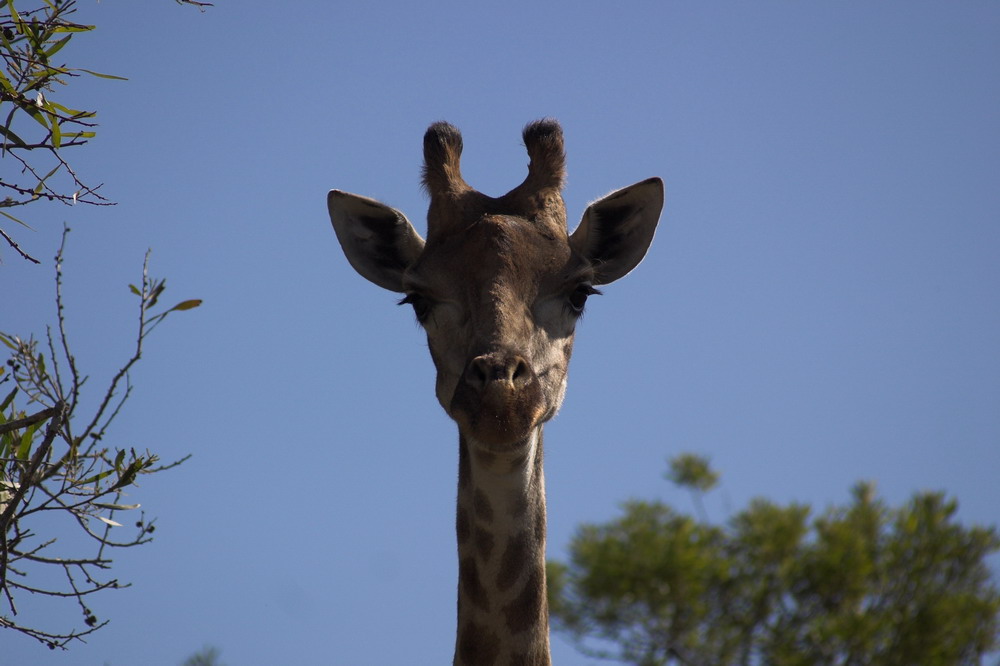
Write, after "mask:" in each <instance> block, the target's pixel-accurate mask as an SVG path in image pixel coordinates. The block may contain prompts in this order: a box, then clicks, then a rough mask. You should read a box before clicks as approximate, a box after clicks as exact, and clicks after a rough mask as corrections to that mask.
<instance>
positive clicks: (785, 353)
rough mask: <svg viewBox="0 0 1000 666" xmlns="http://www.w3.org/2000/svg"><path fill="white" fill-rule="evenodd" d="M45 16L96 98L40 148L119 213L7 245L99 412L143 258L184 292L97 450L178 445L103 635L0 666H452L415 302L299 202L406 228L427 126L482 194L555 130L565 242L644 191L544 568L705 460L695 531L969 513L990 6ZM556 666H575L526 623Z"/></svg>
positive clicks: (363, 6) (8, 293) (71, 215)
mask: <svg viewBox="0 0 1000 666" xmlns="http://www.w3.org/2000/svg"><path fill="white" fill-rule="evenodd" d="M77 17H78V18H79V19H80V20H81V21H83V22H88V23H94V24H96V25H98V26H99V27H98V30H97V31H96V32H95V33H92V34H89V35H81V36H79V37H77V38H76V39H74V41H73V42H72V44H71V46H70V47H68V48H67V49H66V50H64V51H63V52H62V54H61V55H64V56H65V58H66V59H67V61H69V62H70V63H71V64H76V65H78V66H81V67H87V68H89V69H94V70H98V71H104V72H110V73H114V74H118V75H122V76H126V77H128V78H129V81H128V82H112V81H105V80H82V79H81V80H79V81H75V82H74V83H73V85H72V86H71V88H70V89H69V90H67V91H66V92H65V93H64V95H72V96H73V97H72V98H70V97H66V99H67V100H69V99H72V100H73V101H75V102H76V103H77V104H78V105H79V107H78V108H80V107H83V108H88V107H92V108H96V109H98V110H99V119H100V122H101V127H100V131H99V134H98V137H97V139H96V140H95V141H94V142H93V143H92V144H91V145H90V146H89V147H87V148H84V149H82V150H80V151H79V152H78V153H77V154H76V155H72V154H70V155H71V156H72V157H73V159H74V165H75V166H76V168H77V169H78V171H79V172H80V173H81V174H82V175H83V176H84V177H85V178H88V179H90V180H91V181H94V182H103V183H105V186H104V190H103V191H104V193H105V195H106V196H109V197H110V198H112V199H114V200H115V201H117V202H118V205H117V206H116V207H114V208H110V209H108V208H103V209H95V208H86V207H83V206H78V207H75V208H66V207H62V206H52V207H49V208H44V207H37V208H34V209H31V210H30V215H29V213H28V211H27V210H26V211H24V212H25V215H26V216H27V217H30V221H31V222H32V223H33V225H34V226H35V228H36V229H37V231H36V232H35V233H27V232H24V231H23V230H18V238H19V239H20V241H21V242H22V244H23V245H24V246H25V247H26V249H28V250H29V251H31V252H33V253H35V254H37V255H38V256H40V257H43V258H46V259H47V258H48V257H50V256H51V255H52V254H53V253H54V250H55V247H56V245H57V239H58V233H59V230H60V228H61V224H62V222H63V221H67V222H68V223H69V224H70V225H71V226H72V227H73V230H74V231H73V233H72V234H71V237H70V246H69V251H68V260H67V261H66V266H65V270H66V275H67V287H66V299H67V301H68V303H69V307H68V311H67V314H68V317H69V329H70V334H71V336H72V339H73V342H74V344H75V353H76V356H77V360H78V363H79V364H80V365H81V366H82V367H84V368H86V369H87V371H88V372H89V373H90V374H91V375H92V376H93V379H92V382H93V384H94V388H95V389H96V388H97V387H98V386H99V385H100V384H102V383H103V381H104V379H105V378H108V377H110V376H111V375H112V374H113V373H114V371H115V370H116V369H117V367H118V364H119V363H120V362H121V361H123V360H124V359H125V358H126V355H127V354H128V350H129V345H130V343H131V340H132V323H133V320H132V316H133V302H132V300H133V298H134V297H132V296H130V294H129V293H128V290H127V285H128V284H129V283H130V282H135V281H136V280H137V279H138V278H139V270H140V267H141V262H142V255H143V253H144V252H145V250H146V248H148V247H152V248H153V255H152V273H153V274H154V275H157V276H166V277H167V278H168V291H167V300H171V299H176V300H178V301H179V300H183V299H187V298H202V299H204V301H205V303H204V305H203V307H202V308H200V309H198V310H195V311H192V312H188V313H181V314H179V315H178V316H176V317H173V318H172V319H171V320H169V321H167V322H166V323H165V324H164V326H162V327H161V328H160V329H159V330H158V331H157V332H156V334H155V335H154V336H153V338H151V340H150V341H149V343H148V346H147V354H146V358H145V359H144V360H143V362H142V364H141V365H140V366H139V367H138V368H137V370H136V371H135V372H134V373H133V380H134V383H135V384H136V392H135V396H134V399H133V400H132V401H131V403H130V404H129V406H128V408H127V411H126V412H125V414H123V416H122V417H121V419H120V422H119V423H118V426H117V428H116V429H115V431H114V432H113V433H112V434H113V436H114V437H113V440H114V443H116V444H118V445H121V446H125V447H129V446H134V447H136V448H149V449H152V450H154V451H156V452H158V453H159V454H160V455H161V456H163V457H164V458H177V457H180V456H182V455H185V454H187V453H193V454H194V455H193V458H192V459H191V460H190V461H189V462H188V463H186V464H185V465H183V466H182V467H181V468H179V469H177V470H175V471H172V472H170V473H169V474H164V475H161V476H159V477H158V478H153V479H149V480H147V481H146V482H145V483H144V484H143V486H142V488H141V489H139V490H137V491H136V492H135V493H134V494H133V496H132V497H131V498H130V500H132V501H136V502H141V503H142V504H143V506H144V508H145V509H146V511H147V514H148V515H153V516H157V517H158V526H159V527H158V530H157V532H156V536H157V538H156V540H155V541H154V543H153V544H152V545H149V546H146V547H144V548H142V549H139V550H135V551H131V552H127V553H121V554H119V555H118V557H117V560H116V565H115V567H116V571H117V575H119V577H120V578H121V579H122V580H129V581H132V582H133V583H134V585H133V587H132V588H130V589H128V590H125V591H122V592H119V593H116V594H110V595H105V596H104V597H103V598H99V599H96V600H94V602H93V610H94V612H95V613H96V614H97V615H98V617H100V618H105V617H107V618H110V619H111V620H112V624H111V625H110V626H109V627H107V628H106V629H104V630H103V631H102V632H100V633H99V634H97V635H95V636H93V637H92V638H91V639H90V640H89V641H88V644H87V645H83V646H78V647H75V648H74V649H73V650H72V651H70V652H69V653H51V652H49V651H48V650H45V649H43V648H40V647H38V646H37V645H36V644H34V643H33V642H31V641H30V640H28V639H24V638H20V637H18V636H5V637H4V638H3V649H2V653H3V656H2V657H0V661H2V662H3V663H5V664H6V663H10V664H15V663H32V664H38V665H39V666H48V665H50V664H51V665H60V666H61V665H68V664H72V665H77V664H112V665H114V666H128V665H133V664H145V665H150V666H160V665H162V666H173V665H175V664H178V663H180V662H181V661H182V660H183V659H184V658H185V657H186V656H187V655H189V654H190V653H192V652H194V651H195V650H197V649H199V648H200V647H202V646H203V645H205V644H211V645H215V646H218V647H219V648H220V649H221V650H222V659H223V661H224V662H226V663H228V664H229V665H230V666H251V665H254V664H275V663H295V664H307V665H308V664H399V663H407V664H441V663H449V662H450V659H451V653H452V649H453V641H454V614H455V613H454V610H455V608H454V607H455V584H456V558H455V546H454V534H453V515H454V497H455V480H456V463H457V447H456V443H457V435H456V432H455V428H454V426H453V424H452V423H451V422H450V421H449V420H448V419H447V417H446V416H445V415H444V413H443V412H442V411H441V409H440V407H439V406H438V405H437V402H436V400H435V399H434V395H433V368H432V365H431V362H430V359H429V357H428V354H427V352H426V349H425V345H426V343H425V341H424V339H423V336H422V333H421V332H420V331H419V329H418V327H417V326H416V324H415V323H414V321H413V316H412V313H411V312H410V310H409V309H407V308H397V307H395V305H394V302H395V300H396V298H397V297H395V296H394V295H393V294H390V293H388V292H385V291H382V290H380V289H378V288H377V287H375V286H373V285H371V284H369V283H368V282H366V281H365V280H363V279H362V278H360V277H359V276H357V275H356V274H355V273H354V271H353V270H352V269H351V268H350V267H349V265H348V264H347V262H346V261H345V260H344V258H343V256H342V254H341V251H340V249H339V246H338V245H337V242H336V239H335V237H334V234H333V231H332V229H331V227H330V224H329V220H328V218H327V214H326V210H325V194H326V192H327V190H329V189H331V188H338V189H343V190H347V191H351V192H357V193H360V194H364V195H367V196H372V197H376V198H379V199H381V200H383V201H385V202H386V203H389V204H390V205H393V206H395V207H397V208H399V209H401V210H403V211H405V212H406V213H407V214H408V216H409V217H410V219H411V220H413V221H414V223H415V224H416V225H417V226H418V228H421V229H422V228H423V225H424V213H425V210H426V200H425V198H424V196H423V194H422V193H421V191H420V188H419V186H418V178H419V167H420V154H421V153H420V151H421V137H422V133H423V131H424V129H425V128H426V126H427V125H428V124H429V123H431V122H433V121H436V120H448V121H450V122H452V123H453V124H455V125H457V126H459V127H460V128H461V129H462V131H463V134H464V137H465V147H466V148H465V154H464V159H463V171H464V173H465V176H466V179H467V180H468V181H469V182H470V183H471V184H473V185H474V186H475V187H477V188H478V189H480V190H482V191H484V192H485V193H487V194H494V195H497V194H501V193H503V192H506V191H507V190H508V189H510V188H511V187H513V186H514V185H516V184H517V183H519V182H520V181H521V180H522V179H523V177H524V174H525V173H526V171H525V168H526V164H527V156H526V155H525V153H524V149H523V147H522V146H521V145H520V129H521V127H522V126H523V125H524V124H525V123H526V122H528V121H530V120H533V119H536V118H540V117H543V116H552V117H555V118H558V119H559V120H560V121H561V122H562V124H563V127H564V131H565V136H566V144H567V152H568V170H569V182H568V186H567V188H566V191H565V197H566V200H567V207H568V210H569V216H570V218H571V224H573V225H575V223H576V221H577V220H579V217H580V215H581V214H582V212H583V209H584V207H585V206H586V204H587V202H588V201H590V200H593V199H595V198H597V197H598V196H600V195H602V194H605V193H606V192H608V191H610V190H612V189H614V188H618V187H622V186H624V185H628V184H630V183H633V182H635V181H638V180H641V179H644V178H647V177H650V176H660V177H662V178H663V179H664V180H665V182H666V187H667V200H666V205H665V208H664V213H663V216H662V218H661V222H660V228H659V231H658V234H657V237H656V239H655V241H654V243H653V247H652V249H651V251H650V253H649V255H648V256H647V258H646V260H645V262H644V263H643V264H642V265H641V266H640V267H639V268H638V269H637V270H636V271H635V272H634V273H632V274H631V275H630V276H629V277H628V278H626V279H624V280H622V281H621V282H618V283H615V284H614V285H611V286H608V287H607V288H605V289H604V292H605V295H604V296H603V297H601V298H600V299H595V300H593V301H592V302H591V304H590V305H589V306H588V315H587V317H586V319H585V320H584V321H583V323H582V325H581V327H580V328H579V329H578V333H577V341H576V349H575V354H574V360H573V364H572V367H571V370H570V386H569V391H568V395H567V399H566V402H565V404H564V407H563V409H562V411H561V413H560V415H559V416H558V417H557V418H556V419H555V420H554V421H553V422H552V423H550V424H549V426H548V428H547V430H546V435H547V437H546V444H547V446H546V453H547V458H546V472H547V486H548V497H549V499H548V504H549V552H550V555H551V556H555V557H559V556H562V555H563V554H564V553H565V548H566V546H567V544H568V542H569V539H570V538H571V536H572V534H573V532H574V529H575V528H576V526H577V525H579V524H580V523H582V522H588V521H589V522H593V521H601V520H607V519H609V518H611V517H613V516H615V515H616V513H617V511H618V505H619V503H620V502H621V501H623V500H625V499H627V498H630V497H642V498H653V497H659V498H662V499H664V500H666V501H668V502H672V503H674V504H676V505H677V506H678V507H680V508H682V509H685V510H687V509H690V508H691V505H690V499H689V497H688V496H687V495H686V494H685V493H684V492H681V491H679V490H677V489H675V488H673V487H671V486H670V485H669V484H668V483H667V482H665V481H664V480H663V479H662V472H663V470H664V468H665V460H666V458H667V457H669V456H672V455H675V454H677V453H680V452H684V451H692V452H697V453H701V454H705V455H708V456H709V457H710V458H711V460H712V462H713V464H714V466H715V467H716V468H717V469H718V470H719V471H720V472H721V473H722V487H721V489H720V490H718V491H716V492H714V493H713V494H712V495H710V496H709V497H708V498H707V502H706V504H707V508H708V510H709V513H710V515H711V516H712V518H713V519H715V520H717V521H724V520H725V519H726V518H727V516H729V515H730V514H731V513H733V512H735V511H737V510H739V509H740V508H741V507H743V506H745V504H746V503H747V501H748V500H749V499H750V498H752V497H755V496H760V495H764V496H767V497H769V498H771V499H773V500H776V501H779V502H787V501H791V500H796V501H802V502H808V503H811V504H813V505H814V506H815V507H817V508H818V509H822V508H823V507H825V506H828V505H830V504H832V503H835V502H843V501H845V500H846V499H847V498H848V490H849V488H850V486H851V485H852V484H853V483H854V482H856V481H858V480H860V479H870V480H873V481H875V482H876V483H877V484H878V488H879V490H880V492H881V493H882V494H883V496H884V497H885V498H886V499H887V500H888V501H890V502H892V503H899V502H902V501H904V500H905V499H906V498H908V497H909V496H910V495H911V494H912V493H913V492H915V491H918V490H926V489H940V490H946V491H947V492H949V493H950V494H952V495H954V496H955V497H957V498H958V500H959V502H960V504H961V509H960V515H961V517H962V519H963V520H965V521H967V522H971V523H991V524H992V523H996V522H998V519H1000V510H998V507H1000V491H998V489H997V488H998V486H997V482H996V477H997V473H998V470H1000V354H998V349H1000V307H998V300H997V294H998V293H1000V261H998V260H997V257H998V252H1000V180H998V178H1000V115H998V113H997V109H998V108H1000V65H998V63H1000V40H997V38H996V36H997V35H998V34H1000V5H997V4H996V3H990V2H966V3H930V2H907V3H790V2H757V3H711V4H706V3H676V2H646V3H638V2H636V3H620V4H619V5H618V6H616V7H615V8H614V9H609V6H608V5H607V4H606V3H592V2H584V3H579V2H573V3H570V2H554V3H548V2H532V3H528V2H505V3H481V4H479V5H472V4H469V3H457V2H448V3H444V2H442V3H435V4H434V5H431V6H426V5H422V4H420V3H413V2H366V3H352V4H350V5H345V4H343V3H335V2H297V3H288V4H286V5H281V6H279V5H278V4H277V3H273V2H258V1H247V2H240V3H232V2H225V1H222V0H220V1H219V2H217V3H216V6H215V7H214V8H212V9H210V10H209V11H207V12H205V13H199V12H197V11H196V10H194V9H192V8H186V7H179V6H177V5H175V4H174V3H172V2H169V1H168V0H160V1H159V2H144V3H126V2H122V1H121V0H104V1H103V2H100V3H97V2H93V1H92V0H81V1H80V12H79V13H78V15H77ZM13 168H14V165H13V164H11V163H8V160H0V170H2V172H3V173H6V172H7V170H9V169H13ZM3 261H4V263H3V265H2V266H0V284H2V285H3V293H4V302H3V309H2V314H0V329H2V330H5V331H7V332H11V333H20V334H22V335H25V334H27V333H31V332H35V333H36V334H37V333H40V332H41V331H43V329H44V325H45V324H46V323H49V322H51V321H52V318H53V308H52V303H51V301H52V299H51V293H52V280H51V266H50V264H49V263H48V262H46V264H45V265H43V266H42V267H33V266H30V265H28V264H27V263H25V262H22V261H20V260H18V259H17V258H16V257H15V256H14V254H13V253H12V252H10V251H5V252H4V255H3ZM95 398H96V396H95ZM23 610H24V613H25V614H26V615H27V614H28V613H30V612H32V611H33V610H35V607H34V605H33V604H32V603H28V602H25V603H24V609H23ZM36 612H37V611H36ZM47 612H48V613H50V614H51V611H47ZM69 616H70V617H72V618H73V619H75V616H76V613H75V611H73V612H71V613H69ZM553 654H554V658H555V659H556V660H557V661H558V662H559V663H564V664H586V663H588V662H587V660H585V659H584V658H582V657H580V656H578V655H577V654H576V653H575V652H574V651H573V650H572V649H571V648H570V647H569V646H568V645H567V644H565V643H564V642H562V640H561V639H560V638H558V636H556V637H554V641H553Z"/></svg>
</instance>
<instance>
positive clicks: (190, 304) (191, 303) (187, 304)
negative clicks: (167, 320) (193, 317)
mask: <svg viewBox="0 0 1000 666" xmlns="http://www.w3.org/2000/svg"><path fill="white" fill-rule="evenodd" d="M199 305H201V299H200V298H192V299H191V300H187V301H181V302H180V303H178V304H177V305H175V306H174V307H172V308H170V309H169V310H167V312H174V311H175V310H176V311H181V310H191V309H193V308H196V307H198V306H199Z"/></svg>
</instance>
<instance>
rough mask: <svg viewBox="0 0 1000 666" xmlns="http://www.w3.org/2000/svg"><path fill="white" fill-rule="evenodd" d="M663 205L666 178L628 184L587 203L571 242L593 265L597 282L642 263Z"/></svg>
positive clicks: (623, 272)
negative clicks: (664, 179)
mask: <svg viewBox="0 0 1000 666" xmlns="http://www.w3.org/2000/svg"><path fill="white" fill-rule="evenodd" d="M662 209H663V181H662V180H660V179H659V178H650V179H648V180H644V181H642V182H639V183H636V184H635V185H629V186H628V187H625V188H622V189H620V190H617V191H615V192H612V193H611V194H609V195H607V196H606V197H604V198H602V199H598V200H597V201H595V202H594V203H592V204H590V205H589V206H588V207H587V210H586V211H584V213H583V220H582V221H581V222H580V226H578V227H577V228H576V231H574V232H573V233H572V235H571V236H570V237H569V244H570V247H572V248H573V249H574V250H575V251H576V252H578V253H580V254H581V255H583V256H584V257H586V258H587V260H589V261H590V263H591V264H593V266H594V272H595V276H596V277H595V280H594V284H608V283H609V282H614V281H615V280H617V279H618V278H620V277H624V276H625V275H627V274H628V272H629V271H631V270H632V269H633V268H635V267H636V266H638V265H639V262H640V261H642V258H643V257H645V256H646V250H648V249H649V244H650V243H651V242H652V241H653V234H654V233H655V232H656V223H657V222H658V221H659V219H660V210H662Z"/></svg>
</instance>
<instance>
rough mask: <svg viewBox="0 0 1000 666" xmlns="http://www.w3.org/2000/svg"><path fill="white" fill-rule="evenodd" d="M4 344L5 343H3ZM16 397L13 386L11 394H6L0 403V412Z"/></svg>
mask: <svg viewBox="0 0 1000 666" xmlns="http://www.w3.org/2000/svg"><path fill="white" fill-rule="evenodd" d="M5 342H6V341H5ZM15 395H17V387H16V386H15V387H14V388H13V389H11V392H10V393H8V394H7V397H6V398H4V399H3V402H0V412H2V411H3V410H5V409H7V406H8V405H9V404H10V403H11V402H12V401H13V400H14V396H15Z"/></svg>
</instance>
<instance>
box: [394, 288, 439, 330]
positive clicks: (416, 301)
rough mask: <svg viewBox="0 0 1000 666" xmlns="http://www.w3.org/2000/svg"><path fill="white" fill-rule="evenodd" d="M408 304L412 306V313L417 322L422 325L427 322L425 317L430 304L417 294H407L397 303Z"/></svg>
mask: <svg viewBox="0 0 1000 666" xmlns="http://www.w3.org/2000/svg"><path fill="white" fill-rule="evenodd" d="M407 303H409V304H410V305H412V306H413V313H414V314H415V315H417V321H419V322H420V323H421V324H423V323H424V322H425V321H426V320H427V315H428V314H430V311H431V302H430V301H429V300H427V299H426V298H424V297H423V296H421V295H420V294H417V293H411V294H407V295H406V296H405V297H404V298H402V299H401V300H400V301H399V303H398V304H399V305H405V304H407Z"/></svg>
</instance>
